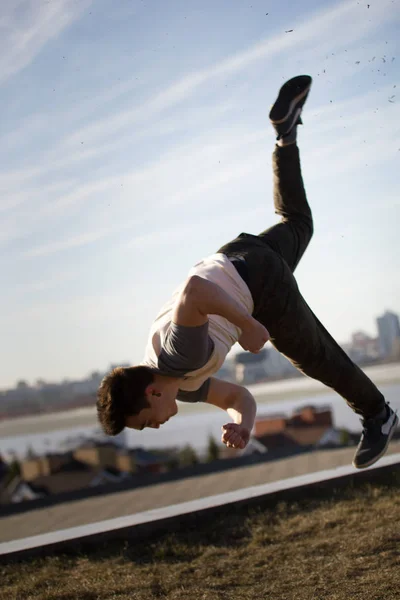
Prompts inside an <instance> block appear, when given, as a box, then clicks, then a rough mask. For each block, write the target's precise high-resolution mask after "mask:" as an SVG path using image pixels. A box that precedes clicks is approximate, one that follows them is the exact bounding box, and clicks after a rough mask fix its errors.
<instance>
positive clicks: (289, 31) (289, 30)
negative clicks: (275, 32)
mask: <svg viewBox="0 0 400 600" xmlns="http://www.w3.org/2000/svg"><path fill="white" fill-rule="evenodd" d="M292 31H294V30H293V29H288V30H287V31H285V33H292Z"/></svg>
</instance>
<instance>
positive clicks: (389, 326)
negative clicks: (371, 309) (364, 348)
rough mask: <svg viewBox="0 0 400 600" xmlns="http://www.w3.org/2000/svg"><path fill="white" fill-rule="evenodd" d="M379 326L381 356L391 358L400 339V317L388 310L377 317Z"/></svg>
mask: <svg viewBox="0 0 400 600" xmlns="http://www.w3.org/2000/svg"><path fill="white" fill-rule="evenodd" d="M377 326H378V332H379V346H380V352H381V356H382V357H383V358H389V357H390V355H391V354H392V352H393V349H394V347H395V345H396V341H397V340H398V339H400V322H399V317H398V316H397V315H396V314H395V313H392V312H390V311H388V310H387V311H386V312H385V313H384V314H383V315H382V316H381V317H378V318H377Z"/></svg>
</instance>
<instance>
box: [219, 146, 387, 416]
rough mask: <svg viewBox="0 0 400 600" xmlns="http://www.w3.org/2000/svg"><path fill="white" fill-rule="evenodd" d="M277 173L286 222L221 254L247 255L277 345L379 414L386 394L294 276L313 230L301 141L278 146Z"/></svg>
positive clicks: (308, 371)
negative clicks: (325, 323) (320, 316)
mask: <svg viewBox="0 0 400 600" xmlns="http://www.w3.org/2000/svg"><path fill="white" fill-rule="evenodd" d="M273 174H274V204H275V212H276V213H277V214H278V215H280V216H281V221H280V223H278V224H276V225H274V226H273V227H270V228H269V229H267V230H265V231H263V232H262V233H260V234H259V235H258V236H256V235H251V234H248V233H241V234H240V235H239V236H238V237H237V238H236V239H235V240H232V241H231V242H229V243H228V244H225V245H224V246H223V247H222V248H220V249H219V250H218V252H222V253H224V254H226V255H227V256H229V257H242V258H244V259H245V264H244V270H243V266H242V268H241V267H240V263H238V264H239V267H238V270H239V272H240V274H241V275H242V277H243V278H244V279H245V281H246V282H247V284H248V286H249V288H250V291H251V294H252V297H253V300H254V311H253V316H254V317H255V318H256V319H257V320H258V321H260V322H261V323H262V324H263V325H264V326H265V327H266V328H267V329H268V331H269V333H270V335H271V342H272V344H273V345H274V346H275V348H276V349H277V350H278V351H279V352H281V353H282V354H284V355H285V356H286V357H287V358H288V359H289V360H290V361H291V363H292V364H293V365H295V366H296V367H297V368H298V369H299V370H300V371H302V372H303V373H304V374H305V375H308V376H309V377H312V378H313V379H317V380H318V381H321V382H322V383H324V384H325V385H327V386H329V387H330V388H332V389H334V390H335V391H336V392H337V393H338V394H340V395H341V396H342V397H343V398H344V399H345V400H346V402H347V403H348V404H349V406H350V407H351V408H352V409H353V410H354V411H355V412H356V413H358V414H360V415H362V416H363V417H365V418H368V417H371V416H374V415H375V414H376V413H378V412H379V411H380V410H382V408H383V406H384V402H385V400H384V397H383V395H382V394H381V392H380V391H379V390H378V389H377V388H376V386H375V385H374V384H373V383H372V381H371V380H370V379H369V378H368V377H367V376H366V375H365V373H363V371H362V370H361V369H360V368H359V367H358V366H357V365H355V364H354V363H353V362H352V361H351V360H350V358H349V357H348V356H347V354H346V353H345V352H344V351H343V350H342V348H341V347H340V346H339V345H338V344H337V343H336V342H335V340H334V339H333V337H332V336H331V335H330V334H329V333H328V331H327V330H326V329H325V327H324V326H323V325H322V323H321V322H320V321H319V320H318V319H317V317H316V316H315V315H314V313H313V312H312V310H311V309H310V307H309V306H308V305H307V303H306V301H305V300H304V298H303V297H302V295H301V293H300V291H299V288H298V286H297V283H296V280H295V278H294V276H293V271H294V270H295V268H296V266H297V265H298V263H299V261H300V259H301V257H302V256H303V254H304V251H305V250H306V248H307V246H308V244H309V242H310V239H311V237H312V234H313V221H312V214H311V210H310V207H309V205H308V202H307V197H306V193H305V190H304V185H303V179H302V175H301V167H300V158H299V150H298V147H297V145H295V144H292V145H290V146H285V147H283V148H281V147H278V146H276V147H275V150H274V153H273ZM234 264H235V263H234Z"/></svg>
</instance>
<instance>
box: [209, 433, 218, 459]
mask: <svg viewBox="0 0 400 600" xmlns="http://www.w3.org/2000/svg"><path fill="white" fill-rule="evenodd" d="M219 453H220V448H219V445H218V444H217V442H216V441H215V439H214V437H213V436H212V435H209V436H208V446H207V458H206V460H207V462H214V460H218V459H219Z"/></svg>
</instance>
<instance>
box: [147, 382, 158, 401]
mask: <svg viewBox="0 0 400 600" xmlns="http://www.w3.org/2000/svg"><path fill="white" fill-rule="evenodd" d="M144 393H145V394H146V396H157V398H160V396H161V394H160V392H157V390H156V389H155V388H154V385H153V384H151V383H150V385H148V386H147V388H146V389H145V390H144Z"/></svg>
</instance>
